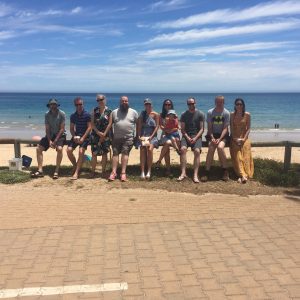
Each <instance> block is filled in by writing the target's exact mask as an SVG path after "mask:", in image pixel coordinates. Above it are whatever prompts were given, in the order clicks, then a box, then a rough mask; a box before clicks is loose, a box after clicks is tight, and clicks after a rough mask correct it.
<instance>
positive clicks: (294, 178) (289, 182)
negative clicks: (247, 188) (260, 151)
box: [254, 158, 300, 187]
mask: <svg viewBox="0 0 300 300" xmlns="http://www.w3.org/2000/svg"><path fill="white" fill-rule="evenodd" d="M254 168H255V171H254V179H255V180H257V181H259V182H260V183H263V184H265V185H270V186H282V187H295V186H298V185H299V183H300V174H299V173H298V172H296V171H295V170H294V169H293V168H292V169H291V170H289V171H288V172H284V171H283V163H282V162H277V161H275V160H271V159H260V158H257V159H255V160H254Z"/></svg>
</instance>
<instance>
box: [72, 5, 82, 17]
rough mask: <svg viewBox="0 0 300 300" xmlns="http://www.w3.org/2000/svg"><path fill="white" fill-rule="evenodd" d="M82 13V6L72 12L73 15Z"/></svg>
mask: <svg viewBox="0 0 300 300" xmlns="http://www.w3.org/2000/svg"><path fill="white" fill-rule="evenodd" d="M80 12H82V7H80V6H77V7H75V8H73V9H72V10H71V14H72V15H75V14H79V13H80Z"/></svg>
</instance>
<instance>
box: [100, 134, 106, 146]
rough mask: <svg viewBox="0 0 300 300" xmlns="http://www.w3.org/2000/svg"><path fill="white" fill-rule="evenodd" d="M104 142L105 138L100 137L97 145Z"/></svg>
mask: <svg viewBox="0 0 300 300" xmlns="http://www.w3.org/2000/svg"><path fill="white" fill-rule="evenodd" d="M104 141H105V136H104V135H102V136H100V139H99V144H100V143H103V142H104Z"/></svg>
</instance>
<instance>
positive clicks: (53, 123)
mask: <svg viewBox="0 0 300 300" xmlns="http://www.w3.org/2000/svg"><path fill="white" fill-rule="evenodd" d="M65 122H66V114H65V113H64V112H63V111H62V110H60V109H59V110H58V111H57V113H52V111H51V110H49V111H48V112H46V113H45V125H49V128H50V136H53V135H56V134H57V133H58V132H59V130H60V127H61V124H63V123H65Z"/></svg>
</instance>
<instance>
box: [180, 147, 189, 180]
mask: <svg viewBox="0 0 300 300" xmlns="http://www.w3.org/2000/svg"><path fill="white" fill-rule="evenodd" d="M186 151H187V149H186V147H181V153H180V168H181V175H180V176H179V177H180V178H183V177H186Z"/></svg>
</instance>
